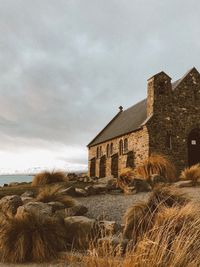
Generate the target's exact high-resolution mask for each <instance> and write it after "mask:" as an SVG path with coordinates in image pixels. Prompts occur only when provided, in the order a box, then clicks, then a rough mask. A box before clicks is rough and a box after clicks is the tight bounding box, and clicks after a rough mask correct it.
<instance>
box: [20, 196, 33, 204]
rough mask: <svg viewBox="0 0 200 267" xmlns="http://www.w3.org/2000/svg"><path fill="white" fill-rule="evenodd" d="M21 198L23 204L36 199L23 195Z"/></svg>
mask: <svg viewBox="0 0 200 267" xmlns="http://www.w3.org/2000/svg"><path fill="white" fill-rule="evenodd" d="M21 199H22V202H23V205H24V204H27V203H29V202H33V201H34V198H33V197H21Z"/></svg>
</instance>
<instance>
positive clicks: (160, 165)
mask: <svg viewBox="0 0 200 267" xmlns="http://www.w3.org/2000/svg"><path fill="white" fill-rule="evenodd" d="M154 174H157V175H159V176H161V177H164V178H165V179H166V180H167V181H168V182H174V181H176V180H177V176H176V175H177V173H176V168H175V166H174V164H173V163H172V162H171V161H170V160H169V159H167V158H166V157H164V156H162V155H158V154H152V155H151V156H150V157H149V158H148V159H146V160H145V161H144V162H143V164H142V165H140V166H138V167H137V168H136V169H135V176H136V177H138V178H143V179H146V180H148V181H149V182H151V176H152V175H154Z"/></svg>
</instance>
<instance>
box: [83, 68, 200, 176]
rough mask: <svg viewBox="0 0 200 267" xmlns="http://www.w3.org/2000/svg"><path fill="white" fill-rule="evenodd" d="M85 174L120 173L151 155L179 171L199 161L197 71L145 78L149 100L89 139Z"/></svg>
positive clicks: (199, 79)
mask: <svg viewBox="0 0 200 267" xmlns="http://www.w3.org/2000/svg"><path fill="white" fill-rule="evenodd" d="M88 150H89V169H88V170H89V176H90V177H93V176H97V177H105V176H110V175H113V176H114V177H118V176H119V174H120V171H121V170H122V169H123V168H126V167H133V168H134V167H135V166H137V165H139V164H140V163H141V162H142V161H143V160H144V159H146V158H147V157H149V156H150V155H151V154H152V153H159V154H164V155H166V156H168V157H169V158H170V159H171V160H172V161H173V162H174V163H175V165H176V167H177V169H178V170H179V171H180V170H181V169H183V168H184V167H186V166H191V165H193V164H196V163H198V162H200V73H199V72H198V71H197V70H196V68H193V69H191V70H190V71H188V72H187V73H186V74H185V75H184V76H183V77H182V78H181V79H179V80H177V81H175V82H172V81H171V78H170V77H169V76H168V75H167V74H166V73H165V72H163V71H162V72H160V73H158V74H156V75H154V76H153V77H151V78H149V79H148V81H147V98H146V99H144V100H143V101H141V102H139V103H137V104H136V105H134V106H132V107H130V108H128V109H126V110H123V108H122V107H120V108H119V112H118V113H117V114H116V116H115V117H114V118H113V119H112V120H111V121H110V122H109V123H108V124H107V125H106V126H105V128H104V129H103V130H102V131H101V132H100V133H99V134H98V135H97V136H96V137H95V138H94V139H93V140H92V141H91V142H90V143H89V145H88Z"/></svg>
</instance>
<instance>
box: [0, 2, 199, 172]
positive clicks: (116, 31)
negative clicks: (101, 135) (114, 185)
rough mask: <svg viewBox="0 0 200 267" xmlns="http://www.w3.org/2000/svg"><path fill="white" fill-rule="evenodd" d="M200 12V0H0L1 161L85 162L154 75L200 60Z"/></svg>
mask: <svg viewBox="0 0 200 267" xmlns="http://www.w3.org/2000/svg"><path fill="white" fill-rule="evenodd" d="M199 14H200V1H198V0H190V1H185V0H179V1H178V0H167V1H164V0H0V62H1V64H0V170H7V169H9V168H10V169H23V168H24V169H26V168H29V167H30V168H32V167H40V166H52V167H55V168H56V167H63V166H64V167H66V168H68V167H70V166H71V167H76V168H83V167H84V166H85V164H86V163H87V150H86V145H87V144H88V143H89V141H91V139H92V138H93V137H94V136H95V135H96V134H97V133H98V132H99V130H101V129H102V127H103V126H105V124H106V123H107V122H108V121H109V120H110V119H111V118H112V117H113V116H114V115H115V114H116V113H117V112H118V107H119V106H120V105H122V106H124V108H127V107H129V106H131V105H133V104H134V103H136V102H137V101H139V100H141V99H143V98H145V97H146V80H147V79H148V78H149V77H150V76H152V75H153V74H155V73H157V72H159V71H161V70H164V71H165V72H166V73H168V74H169V75H170V76H171V77H172V79H174V80H175V79H178V78H180V77H181V76H182V75H183V74H184V73H185V72H186V71H187V70H188V69H190V68H191V67H193V66H196V68H197V69H200V27H199V26H200V16H199ZM74 164H75V165H74Z"/></svg>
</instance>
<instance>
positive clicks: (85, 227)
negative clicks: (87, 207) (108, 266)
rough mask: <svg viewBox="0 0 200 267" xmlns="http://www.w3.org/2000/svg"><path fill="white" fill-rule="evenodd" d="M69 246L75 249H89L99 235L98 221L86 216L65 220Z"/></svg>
mask: <svg viewBox="0 0 200 267" xmlns="http://www.w3.org/2000/svg"><path fill="white" fill-rule="evenodd" d="M64 221H65V227H66V235H67V244H68V245H69V247H71V246H72V247H73V248H74V249H87V248H88V247H89V244H90V243H91V242H93V241H94V240H95V239H96V238H97V237H98V235H99V229H98V224H97V222H96V220H94V219H89V218H87V217H84V216H72V217H67V218H65V219H64Z"/></svg>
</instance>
